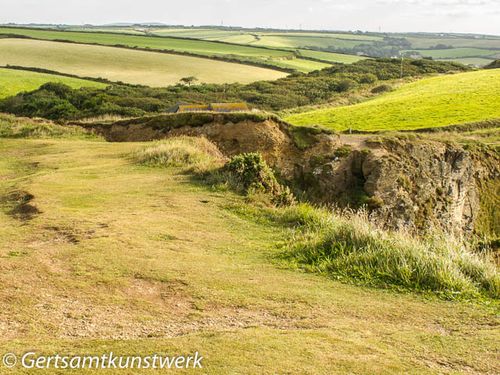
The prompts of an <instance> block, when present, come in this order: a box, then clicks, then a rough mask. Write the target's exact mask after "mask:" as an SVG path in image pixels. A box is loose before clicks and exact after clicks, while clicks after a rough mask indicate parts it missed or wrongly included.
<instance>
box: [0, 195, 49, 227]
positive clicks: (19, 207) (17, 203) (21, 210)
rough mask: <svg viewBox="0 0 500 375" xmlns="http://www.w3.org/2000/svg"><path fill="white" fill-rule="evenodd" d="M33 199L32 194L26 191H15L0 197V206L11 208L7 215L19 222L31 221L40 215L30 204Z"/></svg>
mask: <svg viewBox="0 0 500 375" xmlns="http://www.w3.org/2000/svg"><path fill="white" fill-rule="evenodd" d="M33 199H35V196H34V195H33V194H30V193H28V192H26V191H22V190H16V191H13V192H10V193H8V194H6V195H4V196H0V204H2V205H4V206H7V207H11V208H10V209H9V210H8V211H7V214H9V215H10V216H12V217H13V218H15V219H18V220H21V221H28V220H32V219H33V218H34V217H35V216H37V215H38V214H40V213H41V212H40V210H39V209H38V208H37V207H36V206H35V205H33V204H31V203H30V202H31V201H32V200H33Z"/></svg>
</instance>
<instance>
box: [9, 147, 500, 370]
mask: <svg viewBox="0 0 500 375" xmlns="http://www.w3.org/2000/svg"><path fill="white" fill-rule="evenodd" d="M138 147H141V145H140V144H137V143H136V144H129V143H120V144H109V143H105V142H99V141H83V140H5V139H0V196H2V195H3V196H5V194H6V193H7V192H8V191H12V190H18V191H25V192H29V193H31V194H32V195H34V197H35V198H34V199H33V200H32V201H31V202H30V204H32V205H34V206H36V207H37V208H38V209H39V210H40V212H41V213H40V214H39V215H38V216H36V217H34V218H33V219H32V220H30V221H20V220H18V219H15V218H13V217H12V216H10V215H8V214H7V211H8V210H7V209H6V207H4V208H3V210H1V212H0V338H1V339H0V353H4V352H15V353H17V354H22V353H24V352H26V351H28V350H33V351H37V352H44V353H48V354H52V353H62V354H69V353H79V354H95V353H98V354H99V353H104V352H108V351H110V350H112V351H113V352H114V353H115V354H117V353H118V354H143V355H146V354H151V353H171V354H178V353H190V352H194V351H199V352H200V353H201V354H202V355H203V356H204V361H203V364H204V366H205V368H204V372H206V373H210V374H226V373H227V374H257V373H259V374H260V373H263V374H267V373H268V374H275V373H287V374H332V373H350V374H368V373H369V374H390V373H394V374H401V373H408V374H425V373H461V372H467V373H495V372H498V371H500V367H498V363H497V362H496V361H495V360H496V359H498V357H497V355H498V353H497V352H496V349H498V342H499V341H498V340H499V335H500V332H499V330H498V323H499V321H498V319H497V318H495V316H494V315H493V311H491V309H488V308H486V307H484V306H472V305H468V304H465V303H457V302H453V303H452V302H443V301H437V300H434V299H431V300H426V299H424V298H423V297H419V296H413V295H407V294H396V293H394V292H389V291H380V290H374V289H368V288H362V287H356V286H351V285H344V284H341V283H338V282H334V281H331V280H328V279H326V278H323V277H321V276H316V275H310V274H303V273H300V272H297V271H293V270H287V269H284V268H280V267H279V265H278V264H277V263H276V262H274V261H273V256H274V255H275V254H276V253H277V252H279V251H280V250H278V247H277V246H276V244H278V243H279V242H280V241H282V240H283V236H284V234H285V232H283V229H280V228H274V227H269V226H265V225H263V224H259V223H255V222H251V221H248V220H246V219H243V218H241V217H239V216H237V215H235V214H234V213H233V212H232V211H231V210H229V209H227V206H228V205H230V204H233V205H234V204H237V205H243V204H244V203H243V202H242V200H241V199H240V198H239V197H236V196H234V195H232V194H229V193H225V192H214V191H212V190H209V189H207V188H205V187H201V186H197V185H195V184H193V183H191V182H190V180H189V177H188V176H183V175H178V174H175V173H174V171H172V170H170V171H169V170H161V169H152V168H145V167H138V166H134V165H133V164H132V163H131V162H130V161H128V160H127V158H126V157H125V156H124V155H126V154H127V153H129V152H130V151H132V150H134V149H137V148H138ZM4 206H5V204H4ZM105 372H106V373H113V372H112V370H110V371H105ZM149 372H150V371H149V370H144V371H143V373H149ZM0 373H1V374H4V373H5V374H14V373H22V372H21V371H20V370H17V371H16V370H7V369H5V368H4V367H1V365H0ZM25 373H28V372H25ZM37 373H44V372H43V371H37ZM47 373H49V372H47ZM50 373H51V374H52V373H57V372H50ZM61 373H64V371H61ZM79 373H85V372H83V371H82V372H79ZM87 373H90V371H89V372H87ZM116 373H124V372H123V371H121V372H120V370H117V371H116ZM134 373H141V372H140V371H136V372H134Z"/></svg>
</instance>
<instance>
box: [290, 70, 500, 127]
mask: <svg viewBox="0 0 500 375" xmlns="http://www.w3.org/2000/svg"><path fill="white" fill-rule="evenodd" d="M499 93H500V69H492V70H488V71H486V70H485V71H477V72H471V73H461V74H455V75H446V76H439V77H433V78H427V79H422V80H420V81H417V82H414V83H410V84H407V85H404V86H402V87H401V88H398V89H396V90H394V91H392V92H389V93H387V94H383V95H381V96H379V97H376V98H374V99H372V100H368V101H366V102H363V103H360V104H356V105H352V106H345V107H336V108H329V109H320V110H314V111H310V112H304V113H300V114H295V115H291V116H288V117H287V118H286V120H287V121H289V122H291V123H292V124H295V125H314V124H316V125H320V126H324V127H327V128H330V129H335V130H347V129H353V130H360V131H381V130H406V129H418V128H428V127H440V126H446V125H451V124H460V123H466V122H473V121H481V120H486V119H491V118H499V117H500V106H499V105H498V102H499Z"/></svg>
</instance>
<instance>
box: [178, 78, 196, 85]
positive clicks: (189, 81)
mask: <svg viewBox="0 0 500 375" xmlns="http://www.w3.org/2000/svg"><path fill="white" fill-rule="evenodd" d="M196 81H198V78H196V77H195V76H189V77H184V78H181V79H180V82H181V83H183V84H185V85H188V86H191V85H192V84H193V83H195V82H196Z"/></svg>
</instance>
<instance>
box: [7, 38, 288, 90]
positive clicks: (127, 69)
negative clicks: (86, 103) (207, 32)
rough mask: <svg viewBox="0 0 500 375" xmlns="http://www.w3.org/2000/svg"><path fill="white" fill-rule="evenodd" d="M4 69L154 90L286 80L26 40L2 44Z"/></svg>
mask: <svg viewBox="0 0 500 375" xmlns="http://www.w3.org/2000/svg"><path fill="white" fill-rule="evenodd" d="M6 64H10V65H19V66H29V67H37V68H44V69H50V70H54V71H58V72H62V73H69V74H74V75H77V76H81V77H94V78H106V79H109V80H110V81H122V82H126V83H132V84H141V85H148V86H152V87H163V86H168V85H172V84H176V83H178V82H179V80H180V79H181V78H183V77H188V76H195V77H196V78H198V80H199V82H205V83H232V82H240V83H250V82H254V81H260V80H272V79H278V78H282V77H284V76H286V74H285V73H283V72H278V71H276V70H271V69H265V68H259V67H255V66H249V65H243V64H235V63H228V62H223V61H215V60H211V59H205V58H198V57H191V56H183V55H173V54H167V53H158V52H145V51H133V50H130V49H123V48H113V47H103V46H95V45H81V44H68V43H58V42H50V41H38V40H25V39H0V65H6Z"/></svg>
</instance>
